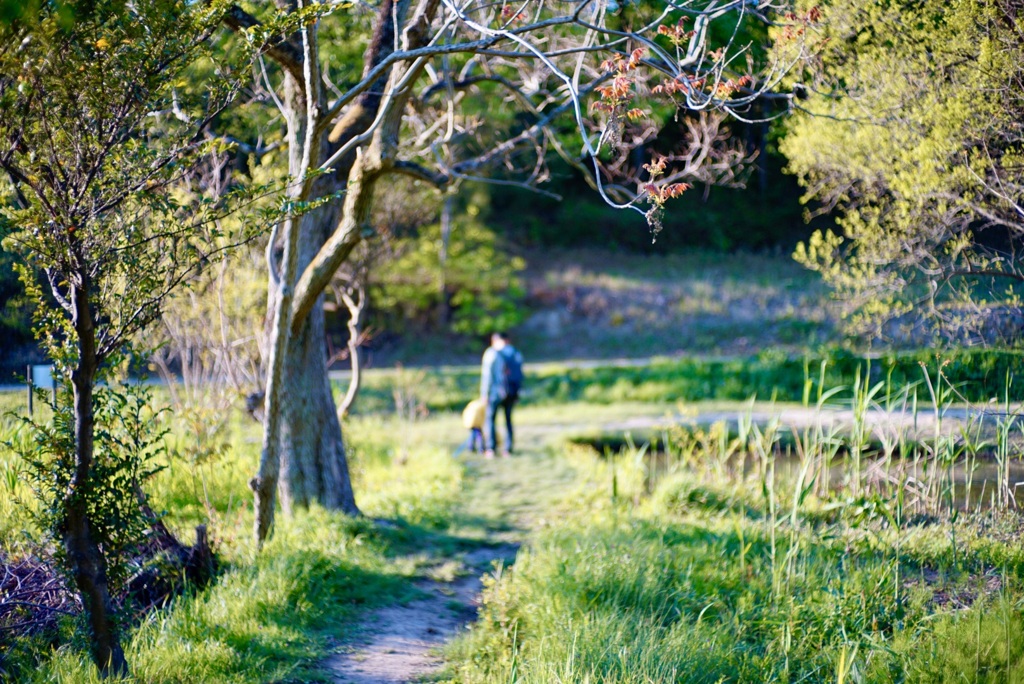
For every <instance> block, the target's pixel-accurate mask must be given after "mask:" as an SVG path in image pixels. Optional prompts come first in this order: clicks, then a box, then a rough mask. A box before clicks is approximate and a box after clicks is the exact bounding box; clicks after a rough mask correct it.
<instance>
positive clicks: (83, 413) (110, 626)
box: [63, 276, 128, 676]
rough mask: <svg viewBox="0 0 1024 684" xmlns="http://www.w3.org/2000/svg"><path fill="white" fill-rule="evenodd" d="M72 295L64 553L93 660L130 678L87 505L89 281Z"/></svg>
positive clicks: (91, 358)
mask: <svg viewBox="0 0 1024 684" xmlns="http://www.w3.org/2000/svg"><path fill="white" fill-rule="evenodd" d="M82 281H83V282H82V283H81V284H80V285H79V286H78V287H76V288H75V291H74V295H73V297H74V307H75V315H74V326H75V331H76V332H77V334H78V350H79V360H78V367H77V368H76V369H75V370H74V372H73V373H72V374H71V382H72V386H73V388H74V413H75V474H74V476H73V478H72V481H71V486H70V488H69V490H68V493H67V495H66V496H65V499H64V514H65V518H64V526H63V532H64V551H65V553H66V554H67V558H68V563H69V564H70V566H71V574H72V577H73V578H74V581H75V586H76V587H77V588H78V593H79V594H80V595H81V597H82V605H83V606H84V607H85V611H86V614H87V615H88V618H89V627H90V629H91V631H92V656H93V660H94V661H95V662H96V666H97V667H98V668H99V669H100V672H101V673H102V674H103V675H104V676H107V675H110V674H113V675H116V676H123V675H127V674H128V663H127V661H126V660H125V658H124V651H123V650H122V649H121V643H120V641H119V640H118V632H117V625H116V623H115V621H114V608H113V603H112V602H111V600H110V591H109V588H108V586H107V563H106V559H105V558H104V557H103V553H102V552H101V551H100V548H99V545H98V544H97V543H96V540H95V539H94V538H93V535H92V525H91V523H90V520H89V515H88V509H87V506H86V501H85V499H84V498H83V497H82V495H81V494H82V492H85V491H87V490H88V488H89V484H90V483H89V480H90V478H91V477H92V466H93V451H94V423H93V386H94V384H95V382H96V372H97V370H98V367H99V362H98V359H97V356H96V330H95V326H94V324H93V318H92V310H91V309H90V305H89V279H88V277H87V276H83V278H82Z"/></svg>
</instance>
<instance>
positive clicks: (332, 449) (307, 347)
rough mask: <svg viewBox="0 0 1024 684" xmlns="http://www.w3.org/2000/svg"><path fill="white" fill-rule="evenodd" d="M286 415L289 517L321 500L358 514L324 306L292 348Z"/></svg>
mask: <svg viewBox="0 0 1024 684" xmlns="http://www.w3.org/2000/svg"><path fill="white" fill-rule="evenodd" d="M282 389H283V390H284V394H285V396H287V397H288V401H287V403H285V405H283V406H282V412H281V432H280V434H281V488H280V491H281V504H282V507H283V508H284V510H285V513H290V512H291V510H292V509H293V508H294V507H296V506H300V507H305V506H308V505H309V504H310V503H313V502H318V503H320V504H321V505H323V506H324V507H325V508H329V509H337V510H342V511H344V512H346V513H349V514H351V515H358V514H359V508H358V507H357V506H356V501H355V496H354V495H353V493H352V484H351V482H350V480H349V471H348V460H347V459H346V457H345V442H344V440H343V439H342V435H341V425H340V423H339V422H338V416H337V414H336V412H335V408H334V397H333V396H332V394H331V384H330V380H329V379H328V377H327V357H326V349H325V346H324V311H323V306H322V305H321V304H318V305H317V306H316V307H315V308H314V310H313V311H312V312H311V313H310V315H309V316H308V318H307V319H306V322H305V324H304V325H303V327H302V329H301V331H300V332H299V334H298V335H297V336H295V337H293V338H292V339H291V340H290V341H289V344H288V353H287V355H286V358H285V368H284V378H283V388H282Z"/></svg>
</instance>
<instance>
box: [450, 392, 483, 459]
mask: <svg viewBox="0 0 1024 684" xmlns="http://www.w3.org/2000/svg"><path fill="white" fill-rule="evenodd" d="M486 414H487V404H486V403H484V401H483V400H481V399H474V400H473V401H471V402H469V403H468V404H466V408H465V409H464V410H463V411H462V424H463V425H464V426H465V427H466V429H467V430H469V439H467V440H466V443H465V444H463V445H461V446H460V447H459V448H458V449H457V450H456V451H455V454H456V455H458V454H459V453H460V452H461V451H462V450H463V449H467V448H468V449H469V450H470V451H472V452H474V453H476V452H480V451H483V450H484V419H485V418H486Z"/></svg>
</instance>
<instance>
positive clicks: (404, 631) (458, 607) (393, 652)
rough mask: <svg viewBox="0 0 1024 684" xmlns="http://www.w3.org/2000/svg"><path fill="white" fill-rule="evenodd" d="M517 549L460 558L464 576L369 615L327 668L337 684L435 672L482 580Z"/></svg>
mask: <svg viewBox="0 0 1024 684" xmlns="http://www.w3.org/2000/svg"><path fill="white" fill-rule="evenodd" d="M518 549H519V547H518V545H516V544H504V545H501V546H495V547H487V548H482V549H477V550H475V551H472V552H470V553H467V554H466V555H465V557H464V558H463V559H462V562H463V566H464V567H465V570H466V574H464V575H462V576H461V577H458V578H456V579H455V581H453V582H432V581H424V582H420V583H419V584H418V585H417V586H418V588H419V589H421V590H423V591H425V592H426V593H427V594H428V595H427V597H426V598H422V599H418V600H416V601H412V602H410V603H407V604H405V605H398V606H385V607H384V608H381V609H379V610H377V611H374V612H373V613H371V614H370V616H369V617H368V618H367V619H366V620H365V621H364V622H363V623H362V624H361V625H360V626H359V628H358V633H359V635H360V636H359V638H357V639H356V640H354V641H353V642H351V643H349V644H347V645H346V647H345V651H344V652H342V653H339V654H337V655H335V656H332V657H331V658H330V659H329V660H328V661H327V662H326V664H325V665H326V669H327V670H328V671H329V672H330V673H331V674H332V675H333V676H334V681H335V682H337V683H338V684H399V683H404V682H414V681H418V680H421V679H423V678H424V677H429V676H430V675H432V674H434V673H436V672H437V671H438V670H439V669H440V667H441V665H442V662H443V661H442V659H441V657H440V655H439V653H438V650H439V648H440V647H441V646H442V645H443V644H444V643H445V642H447V641H450V640H451V639H452V638H453V637H454V636H455V635H456V634H457V633H458V631H459V630H461V629H464V628H465V627H466V625H468V624H469V623H471V622H473V621H474V620H475V619H476V614H477V609H478V608H479V597H480V589H481V586H482V585H481V581H480V578H481V576H482V575H483V574H484V573H486V572H489V571H490V570H491V569H492V568H493V563H494V562H495V561H501V562H503V563H505V564H511V563H512V562H513V561H514V560H515V556H516V552H517V551H518Z"/></svg>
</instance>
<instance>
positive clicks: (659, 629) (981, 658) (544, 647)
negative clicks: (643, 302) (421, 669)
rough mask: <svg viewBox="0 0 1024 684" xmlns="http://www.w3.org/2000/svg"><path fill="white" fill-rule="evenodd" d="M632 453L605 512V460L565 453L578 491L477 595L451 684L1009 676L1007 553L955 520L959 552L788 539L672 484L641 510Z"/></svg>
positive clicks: (748, 507) (1015, 624)
mask: <svg viewBox="0 0 1024 684" xmlns="http://www.w3.org/2000/svg"><path fill="white" fill-rule="evenodd" d="M634 456H635V454H628V453H627V454H624V455H623V456H622V457H620V459H619V463H618V465H617V466H616V467H617V476H616V477H615V480H614V481H615V488H616V489H617V490H618V493H619V497H618V499H614V498H613V496H612V493H613V484H612V482H613V476H612V468H613V466H612V464H611V463H610V462H608V461H606V460H603V459H599V458H597V457H596V454H594V453H593V452H586V451H583V450H579V449H576V450H574V451H573V453H572V454H571V455H570V456H569V458H572V459H574V460H575V462H576V464H577V468H578V471H579V472H580V473H581V475H582V482H581V483H580V486H579V487H578V488H577V489H575V490H574V491H573V492H571V494H570V495H569V496H567V497H566V499H565V502H564V504H563V506H562V508H561V509H560V510H559V512H558V516H559V523H558V524H557V525H551V526H549V527H547V528H545V529H543V531H541V532H540V533H539V534H538V535H537V537H536V538H535V540H534V541H533V543H531V545H530V547H529V549H528V550H527V551H521V552H520V555H519V558H518V560H517V562H516V565H515V567H514V568H513V569H511V570H506V571H504V572H501V573H498V574H497V575H496V576H494V577H493V578H492V579H491V580H490V581H489V582H488V589H487V591H486V593H485V599H484V607H483V610H482V613H481V619H480V621H479V622H478V623H477V624H476V625H475V627H474V628H473V630H472V631H471V632H470V633H469V634H468V635H467V636H465V637H463V638H462V639H460V640H459V641H457V642H455V643H454V644H453V645H452V646H451V647H450V648H449V651H448V655H449V658H450V665H449V670H448V673H447V676H448V677H449V678H450V680H451V681H453V682H469V683H472V682H521V683H527V682H538V683H539V682H545V683H546V682H590V683H598V682H637V683H641V682H643V683H649V682H677V681H685V682H709V683H716V682H755V681H756V682H769V681H777V682H799V681H816V682H821V681H837V682H843V681H867V682H905V681H914V682H921V681H924V682H952V681H960V679H959V677H960V675H961V674H962V673H968V677H969V678H968V679H967V680H966V681H978V682H1006V681H1009V682H1020V681H1024V637H1022V635H1021V628H1022V626H1024V620H1022V617H1024V614H1022V610H1021V606H1022V598H1024V597H1022V594H1021V583H1020V580H1021V579H1022V573H1024V565H1022V561H1024V551H1021V550H1020V548H1019V547H1013V546H1010V545H1007V544H1005V543H1003V544H999V545H998V549H999V550H998V551H997V550H996V548H995V547H994V546H991V545H987V544H986V543H984V542H983V539H984V537H983V536H974V537H972V536H971V535H970V534H968V533H967V530H968V529H974V528H975V526H974V524H971V525H968V524H967V523H964V522H961V523H960V528H959V531H960V533H961V534H960V539H959V542H958V543H959V544H961V547H960V550H959V555H956V554H954V552H953V550H952V542H951V539H952V535H951V532H952V531H953V530H954V528H953V526H951V525H950V524H948V523H942V524H926V525H918V526H915V527H909V526H908V527H904V528H902V529H901V530H900V531H898V532H897V531H894V530H891V529H887V528H886V527H885V526H884V525H879V524H876V523H874V524H864V523H861V524H853V523H852V522H851V521H850V520H849V519H847V520H844V521H841V522H839V523H835V524H827V525H826V524H820V523H816V522H814V521H813V520H811V519H804V518H802V517H798V518H797V519H796V524H795V526H794V525H793V524H792V523H791V522H790V521H788V520H781V519H773V518H772V517H771V516H770V515H769V513H768V511H767V510H766V509H765V507H764V502H763V500H762V498H761V496H760V492H758V489H757V487H756V486H748V485H727V484H725V483H722V482H719V483H717V484H716V483H712V482H708V481H696V480H694V476H693V475H689V474H685V473H680V474H678V475H677V476H675V477H672V478H669V479H666V480H665V481H663V482H662V483H661V485H660V486H659V488H658V490H657V491H656V492H655V493H654V495H653V496H651V497H650V498H645V497H643V496H642V495H641V490H640V489H639V487H640V483H641V481H642V479H643V474H642V473H641V472H637V468H636V467H634V466H635V465H637V464H638V463H640V461H638V460H637V459H636V458H634ZM773 528H774V534H773ZM968 559H969V560H968ZM897 569H898V570H899V574H897ZM994 582H995V583H998V585H999V586H998V587H997V588H993V587H992V584H993V583H994ZM979 585H987V589H986V591H985V592H984V593H983V595H982V597H981V598H976V597H977V596H978V587H979ZM949 597H959V599H954V600H949ZM979 637H980V640H979ZM975 672H976V673H977V676H976V677H975V676H973V675H971V674H970V673H975Z"/></svg>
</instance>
